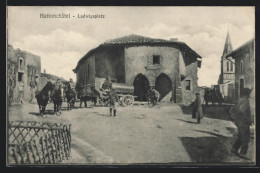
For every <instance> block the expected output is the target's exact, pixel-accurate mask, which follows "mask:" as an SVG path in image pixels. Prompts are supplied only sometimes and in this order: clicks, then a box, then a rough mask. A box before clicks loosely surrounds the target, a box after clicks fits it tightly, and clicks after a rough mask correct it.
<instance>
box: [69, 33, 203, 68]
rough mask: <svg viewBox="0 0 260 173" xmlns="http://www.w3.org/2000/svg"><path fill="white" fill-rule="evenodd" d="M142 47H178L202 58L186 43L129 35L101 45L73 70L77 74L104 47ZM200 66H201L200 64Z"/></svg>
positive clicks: (91, 51) (92, 50)
mask: <svg viewBox="0 0 260 173" xmlns="http://www.w3.org/2000/svg"><path fill="white" fill-rule="evenodd" d="M141 45H147V46H150V45H153V46H157V45H158V46H170V47H176V48H178V49H180V50H182V51H187V52H188V53H187V54H189V55H191V54H192V55H194V56H197V57H198V58H202V57H201V56H200V55H199V54H197V53H196V52H195V51H194V50H192V49H191V48H190V47H189V46H188V45H186V44H185V43H184V42H180V41H175V40H164V39H156V38H149V37H144V36H140V35H134V34H132V35H128V36H124V37H120V38H116V39H111V40H107V41H105V42H104V43H102V44H100V45H99V46H98V47H96V48H94V49H91V50H90V51H89V52H88V53H87V54H86V55H85V56H83V57H82V58H81V59H80V60H79V62H78V64H77V66H76V68H75V69H73V71H74V72H75V73H76V72H77V70H78V68H79V65H80V64H81V62H82V61H83V60H84V59H85V58H87V57H89V56H90V55H92V54H93V53H94V52H96V51H98V50H100V49H102V48H103V47H107V46H123V47H126V46H141ZM199 66H200V64H199Z"/></svg>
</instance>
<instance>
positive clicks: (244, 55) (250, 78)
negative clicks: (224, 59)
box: [233, 42, 255, 111]
mask: <svg viewBox="0 0 260 173" xmlns="http://www.w3.org/2000/svg"><path fill="white" fill-rule="evenodd" d="M254 46H255V45H254V42H253V43H252V44H250V45H248V46H247V47H246V48H245V49H243V50H241V51H240V52H238V53H236V54H235V55H234V56H233V58H235V62H236V74H235V90H236V94H235V95H236V100H237V101H239V98H240V79H244V87H245V88H249V89H253V90H252V92H251V96H250V103H251V104H250V105H251V111H254V110H255V70H254V69H255V51H254V50H255V49H254V48H255V47H254ZM241 60H242V61H243V71H242V73H241V72H240V62H241Z"/></svg>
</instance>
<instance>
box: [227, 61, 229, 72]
mask: <svg viewBox="0 0 260 173" xmlns="http://www.w3.org/2000/svg"><path fill="white" fill-rule="evenodd" d="M227 71H229V62H228V61H227Z"/></svg>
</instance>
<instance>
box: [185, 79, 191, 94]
mask: <svg viewBox="0 0 260 173" xmlns="http://www.w3.org/2000/svg"><path fill="white" fill-rule="evenodd" d="M190 86H191V81H190V80H186V81H185V90H186V91H190V90H191V87H190Z"/></svg>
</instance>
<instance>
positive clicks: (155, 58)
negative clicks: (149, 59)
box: [153, 55, 160, 64]
mask: <svg viewBox="0 0 260 173" xmlns="http://www.w3.org/2000/svg"><path fill="white" fill-rule="evenodd" d="M153 64H160V56H159V55H153Z"/></svg>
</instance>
